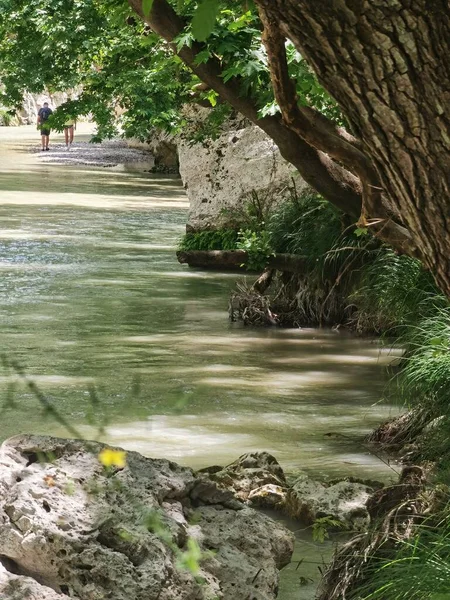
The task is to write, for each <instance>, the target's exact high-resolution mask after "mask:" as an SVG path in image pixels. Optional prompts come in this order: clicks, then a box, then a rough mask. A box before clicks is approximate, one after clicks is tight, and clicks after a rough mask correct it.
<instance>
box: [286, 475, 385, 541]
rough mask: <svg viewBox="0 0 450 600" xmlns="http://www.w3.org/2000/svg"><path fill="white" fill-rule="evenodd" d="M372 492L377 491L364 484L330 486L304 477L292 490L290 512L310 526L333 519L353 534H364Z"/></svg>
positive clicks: (296, 482)
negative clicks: (357, 532)
mask: <svg viewBox="0 0 450 600" xmlns="http://www.w3.org/2000/svg"><path fill="white" fill-rule="evenodd" d="M372 492H373V488H371V487H369V486H367V485H365V484H363V483H354V482H350V481H345V480H344V481H339V482H337V483H334V484H333V485H326V484H325V483H321V482H319V481H314V480H313V479H310V478H309V477H308V476H306V475H303V476H301V477H300V478H299V479H297V480H296V481H295V482H294V483H293V485H292V488H291V489H289V492H288V495H287V499H286V511H287V513H288V514H289V515H290V516H291V517H293V518H294V519H299V520H302V521H304V522H306V523H314V521H315V520H316V519H318V518H321V517H325V516H329V517H332V518H334V519H337V520H339V521H341V522H342V523H344V524H345V525H346V526H348V528H350V529H352V531H362V530H365V529H367V527H368V525H369V522H370V517H369V513H368V510H367V507H366V502H367V500H368V499H369V496H370V494H371V493H372Z"/></svg>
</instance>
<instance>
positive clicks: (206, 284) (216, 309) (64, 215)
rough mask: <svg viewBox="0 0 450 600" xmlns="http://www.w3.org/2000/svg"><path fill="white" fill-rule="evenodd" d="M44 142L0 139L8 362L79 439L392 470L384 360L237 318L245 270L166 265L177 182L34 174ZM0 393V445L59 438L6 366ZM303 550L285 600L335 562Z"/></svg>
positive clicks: (0, 253) (50, 169)
mask: <svg viewBox="0 0 450 600" xmlns="http://www.w3.org/2000/svg"><path fill="white" fill-rule="evenodd" d="M78 139H80V136H79V137H78ZM85 139H87V138H85ZM38 144H39V140H37V139H36V132H35V131H33V129H32V128H26V127H25V128H18V129H14V128H0V190H1V196H0V315H1V323H2V330H1V332H2V336H1V352H2V353H3V354H4V355H5V356H6V358H7V360H8V361H17V362H18V363H19V364H20V365H22V367H23V368H24V370H25V372H26V374H27V376H28V378H29V379H31V380H33V381H34V382H35V383H36V384H37V386H38V387H39V389H40V390H41V391H42V392H43V393H45V395H46V397H47V398H48V399H49V400H50V401H51V402H52V403H53V405H54V406H55V408H56V409H57V411H58V412H59V413H60V415H62V417H63V418H66V419H68V421H69V422H70V424H71V426H72V427H74V428H76V429H77V430H78V431H79V432H80V435H83V436H87V437H90V438H92V437H98V435H99V430H100V429H101V427H103V426H106V431H105V433H104V434H102V436H101V439H102V440H105V441H108V442H110V443H113V444H117V445H120V446H123V447H124V448H126V449H130V450H137V451H139V452H141V453H143V454H145V455H148V456H154V457H166V458H170V459H173V460H175V461H178V462H180V463H182V464H185V465H189V466H192V467H195V468H197V467H204V466H207V465H212V464H226V463H228V462H231V461H232V460H234V459H235V458H237V457H238V456H239V455H240V454H242V453H244V452H248V451H251V450H258V449H261V450H262V449H264V450H267V451H269V452H271V453H273V454H274V455H275V456H276V457H277V458H278V460H279V461H280V463H281V465H282V466H283V467H284V468H285V469H286V470H287V471H290V472H295V471H300V470H301V471H307V472H309V473H311V474H315V475H327V476H333V477H337V476H346V475H354V476H358V477H370V478H378V479H384V480H386V479H388V478H389V477H390V476H391V475H392V471H391V470H390V468H389V467H388V466H387V465H386V464H384V463H383V462H382V461H381V460H380V459H379V458H377V457H376V456H374V455H373V454H371V453H370V452H369V450H368V449H367V448H366V447H365V446H364V443H363V441H362V438H363V435H364V434H365V433H366V432H368V431H369V430H370V429H371V428H373V427H374V426H375V425H377V424H379V423H380V421H382V420H383V419H385V418H387V417H388V416H389V415H390V413H391V410H392V409H391V407H389V406H387V405H383V404H380V403H379V400H380V398H381V396H382V394H383V390H384V387H385V385H386V381H387V375H386V372H385V369H384V367H385V365H386V363H388V362H389V361H391V360H392V356H390V355H389V354H388V353H382V352H380V349H379V347H378V345H377V344H376V343H375V342H374V341H371V340H367V339H358V338H354V337H352V336H350V335H348V334H345V333H342V332H333V331H318V330H312V329H300V330H299V329H289V330H281V329H275V328H274V329H259V330H258V329H246V328H241V327H239V326H236V325H231V324H230V323H229V322H228V319H227V312H226V311H227V303H228V295H229V292H230V290H231V289H232V288H233V286H234V282H235V280H236V278H237V277H238V276H237V275H234V274H230V273H227V274H223V273H211V272H209V273H207V272H203V271H200V270H194V269H189V268H187V267H185V266H181V265H179V264H178V263H177V261H176V258H175V248H176V244H177V241H178V239H179V237H180V236H181V235H182V234H183V231H184V225H185V222H186V216H187V209H188V203H187V199H186V197H185V194H184V191H183V188H182V186H181V184H180V182H179V180H177V179H175V178H173V177H167V176H164V177H163V176H155V175H150V174H148V173H147V172H144V169H143V168H142V166H136V168H134V169H130V168H128V169H125V168H114V169H102V168H98V167H97V168H87V167H80V166H77V167H74V166H73V167H70V166H58V165H50V164H44V163H43V162H42V161H41V159H40V156H39V154H35V153H31V152H30V148H32V147H33V146H35V147H38ZM0 392H1V394H2V396H1V398H0V401H1V403H2V406H3V411H2V413H1V421H0V439H4V438H6V437H8V436H11V435H14V434H17V433H20V432H33V433H45V434H53V435H70V434H69V433H68V432H67V431H66V430H65V428H64V427H63V426H62V425H61V424H59V423H58V422H57V421H55V420H54V419H53V418H50V417H48V416H46V415H45V414H44V412H43V410H42V406H40V404H39V402H38V400H37V398H36V395H35V394H34V393H33V392H32V391H31V390H30V389H29V388H28V387H27V386H26V385H24V383H23V382H22V381H21V378H20V377H18V376H17V374H15V373H13V372H12V371H11V370H10V369H7V368H6V367H3V370H2V372H1V373H0ZM328 434H331V435H328ZM296 527H298V528H299V525H298V524H297V525H296ZM299 540H300V541H299V543H298V545H297V550H296V557H297V560H298V559H299V558H302V557H306V558H307V560H308V561H310V562H308V563H307V562H306V561H305V565H302V567H301V568H300V569H299V570H298V571H296V570H295V564H294V565H291V566H290V567H288V568H287V570H286V571H285V573H284V575H283V580H282V584H281V592H280V593H281V595H280V598H282V600H291V599H292V600H293V599H294V598H295V599H305V600H306V599H307V598H312V597H313V593H314V592H313V590H314V586H313V585H312V584H309V585H306V586H300V585H299V578H300V576H305V577H310V576H311V577H312V578H314V579H317V577H316V571H317V565H316V564H315V562H316V561H317V562H320V561H321V555H322V554H323V553H324V554H325V555H326V556H328V555H329V551H330V549H329V545H328V546H327V545H325V546H324V547H321V546H317V545H314V544H311V539H310V534H309V533H308V532H306V533H299Z"/></svg>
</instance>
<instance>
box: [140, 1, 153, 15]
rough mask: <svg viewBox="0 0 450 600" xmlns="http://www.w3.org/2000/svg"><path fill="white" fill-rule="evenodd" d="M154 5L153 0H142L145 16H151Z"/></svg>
mask: <svg viewBox="0 0 450 600" xmlns="http://www.w3.org/2000/svg"><path fill="white" fill-rule="evenodd" d="M152 6H153V0H142V12H143V13H144V17H148V16H149V14H150V11H151V10H152Z"/></svg>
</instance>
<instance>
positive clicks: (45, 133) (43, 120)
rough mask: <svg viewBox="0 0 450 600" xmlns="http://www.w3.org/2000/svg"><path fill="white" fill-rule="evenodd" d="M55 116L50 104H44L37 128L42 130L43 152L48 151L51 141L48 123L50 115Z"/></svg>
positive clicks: (40, 111) (39, 114) (39, 113)
mask: <svg viewBox="0 0 450 600" xmlns="http://www.w3.org/2000/svg"><path fill="white" fill-rule="evenodd" d="M52 114H53V111H52V109H51V108H50V107H49V105H48V102H44V106H43V107H42V108H41V109H40V110H39V112H38V117H37V126H38V129H40V130H41V141H42V151H44V150H48V144H49V140H50V127H49V124H48V123H47V121H48V119H49V117H50V115H52Z"/></svg>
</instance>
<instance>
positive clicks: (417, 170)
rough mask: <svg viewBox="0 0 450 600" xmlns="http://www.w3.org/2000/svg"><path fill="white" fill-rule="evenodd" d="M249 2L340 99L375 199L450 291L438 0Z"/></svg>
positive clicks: (444, 5)
mask: <svg viewBox="0 0 450 600" xmlns="http://www.w3.org/2000/svg"><path fill="white" fill-rule="evenodd" d="M256 1H257V4H258V5H259V6H260V7H261V8H262V10H263V11H265V13H266V14H267V15H269V17H271V19H272V20H273V22H276V23H277V24H278V27H279V28H280V29H281V30H282V32H283V33H284V34H285V35H286V37H288V38H290V39H291V40H292V41H293V43H294V44H295V46H296V47H297V49H298V50H299V51H300V52H301V54H302V56H304V57H305V58H306V59H307V60H308V62H309V63H310V64H311V65H312V67H313V68H314V70H315V72H316V74H317V75H318V77H319V79H320V81H321V83H322V84H323V86H324V87H325V88H326V89H327V90H328V91H329V92H330V93H331V94H332V95H333V96H334V97H335V98H336V99H337V101H338V102H339V104H340V105H341V107H342V109H343V111H344V113H345V115H346V116H347V118H348V120H349V122H350V123H351V125H352V128H353V133H354V134H355V135H356V136H357V137H358V138H359V139H360V141H361V146H360V148H361V150H362V152H363V153H364V154H365V156H366V157H367V158H368V160H369V161H370V163H371V165H372V166H373V168H374V169H375V171H376V173H377V175H378V178H379V181H380V186H381V188H382V194H383V198H384V201H385V203H386V202H387V204H388V205H390V206H391V207H392V210H393V211H394V213H395V214H396V215H399V216H400V218H401V223H402V225H404V226H405V227H406V228H407V229H408V231H409V233H410V235H411V239H412V240H413V242H414V245H415V246H416V248H417V255H418V256H419V258H420V259H421V260H422V261H423V263H424V264H425V266H426V267H428V268H429V269H430V271H431V272H432V273H433V274H434V276H435V279H436V281H437V283H438V285H439V286H440V288H441V289H442V290H443V291H444V292H445V293H446V294H447V295H448V296H450V155H449V150H450V113H449V108H450V59H449V57H450V9H449V5H448V1H447V0H256ZM378 206H380V208H381V205H378ZM376 210H377V205H374V206H372V207H371V211H370V213H371V214H369V215H368V217H369V218H370V219H377V217H379V216H380V215H378V214H376ZM381 216H382V215H381Z"/></svg>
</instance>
